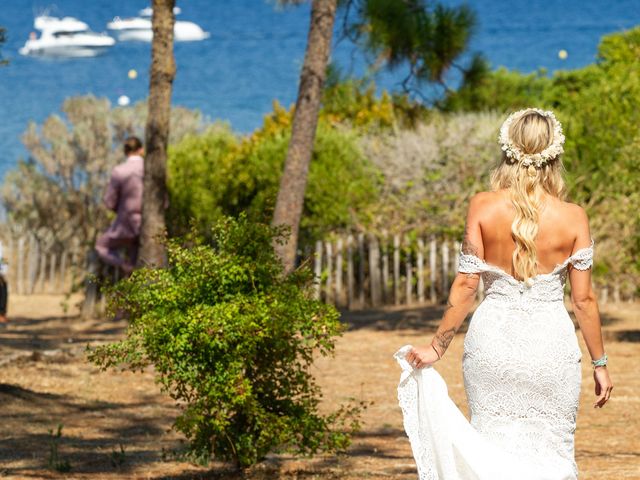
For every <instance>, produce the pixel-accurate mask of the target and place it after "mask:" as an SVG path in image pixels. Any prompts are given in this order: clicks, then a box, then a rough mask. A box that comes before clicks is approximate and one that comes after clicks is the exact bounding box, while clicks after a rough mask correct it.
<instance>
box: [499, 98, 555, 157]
mask: <svg viewBox="0 0 640 480" xmlns="http://www.w3.org/2000/svg"><path fill="white" fill-rule="evenodd" d="M531 112H536V113H539V114H540V115H542V116H544V117H547V118H550V119H551V121H552V123H553V141H552V142H551V145H549V146H548V147H547V148H545V149H544V150H542V151H541V152H539V153H525V152H523V151H522V150H521V149H520V148H518V147H517V146H516V145H514V144H513V142H512V141H511V138H510V137H509V129H510V128H511V124H512V123H513V122H514V121H515V120H517V119H518V118H520V117H521V116H522V115H525V114H527V113H531ZM498 142H500V145H501V146H502V151H503V152H504V153H505V155H506V156H507V158H509V159H511V160H513V161H514V162H518V163H519V164H520V165H522V166H524V167H529V166H531V165H533V166H534V167H537V168H540V167H542V166H543V165H544V164H546V163H547V162H550V161H551V160H554V159H556V158H558V156H559V155H561V154H562V153H564V148H563V147H562V145H564V134H563V133H562V125H561V124H560V122H559V121H558V120H557V119H556V117H555V115H554V114H553V112H551V111H548V110H547V111H545V110H541V109H539V108H527V109H525V110H519V111H517V112H515V113H512V114H511V115H509V117H508V118H507V119H506V120H505V121H504V123H503V124H502V127H500V135H499V136H498Z"/></svg>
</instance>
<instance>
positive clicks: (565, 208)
mask: <svg viewBox="0 0 640 480" xmlns="http://www.w3.org/2000/svg"><path fill="white" fill-rule="evenodd" d="M555 202H556V205H555V206H556V210H557V211H558V212H559V213H560V214H561V215H563V216H566V217H567V218H569V219H571V220H572V221H573V222H576V221H578V222H581V221H584V222H587V223H588V221H589V219H588V217H587V212H586V210H585V209H584V207H582V206H581V205H579V204H577V203H572V202H567V201H565V200H561V199H559V198H558V199H555Z"/></svg>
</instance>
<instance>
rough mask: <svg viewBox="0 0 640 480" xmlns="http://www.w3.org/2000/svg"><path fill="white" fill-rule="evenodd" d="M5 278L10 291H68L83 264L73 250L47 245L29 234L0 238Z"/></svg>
mask: <svg viewBox="0 0 640 480" xmlns="http://www.w3.org/2000/svg"><path fill="white" fill-rule="evenodd" d="M0 257H1V258H2V260H3V263H4V265H6V267H4V269H5V274H4V276H5V279H6V281H7V283H8V285H9V289H10V291H11V292H12V293H16V294H18V295H31V294H40V293H55V294H60V293H69V292H70V291H71V290H72V288H73V286H74V279H75V278H76V277H77V276H78V274H79V272H81V271H82V270H83V269H84V268H85V265H84V263H85V262H84V259H83V258H82V257H81V255H80V254H79V253H78V252H77V251H75V252H74V251H66V250H65V251H59V250H53V249H48V248H46V246H44V245H43V244H42V243H41V242H38V241H37V240H36V238H35V237H33V236H21V237H17V238H15V237H5V238H4V239H3V240H0Z"/></svg>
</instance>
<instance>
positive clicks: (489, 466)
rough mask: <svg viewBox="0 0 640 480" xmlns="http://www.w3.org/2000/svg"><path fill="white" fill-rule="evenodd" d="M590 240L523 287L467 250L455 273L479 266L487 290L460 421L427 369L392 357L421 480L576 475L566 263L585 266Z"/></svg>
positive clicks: (575, 371) (564, 479) (576, 385)
mask: <svg viewBox="0 0 640 480" xmlns="http://www.w3.org/2000/svg"><path fill="white" fill-rule="evenodd" d="M592 263H593V245H592V246H591V247H589V248H584V249H581V250H578V251H577V252H576V253H574V254H573V255H572V256H571V257H569V258H568V259H567V260H566V261H565V262H563V263H562V264H560V265H558V266H557V267H556V268H555V269H554V270H553V271H552V272H551V273H547V274H541V275H538V276H536V277H535V278H534V279H533V283H532V285H530V286H526V285H525V284H524V283H523V282H520V281H518V280H516V279H515V278H513V277H512V276H511V275H509V274H507V273H506V272H504V271H502V270H501V269H499V268H497V267H494V266H492V265H489V264H487V263H485V262H484V261H483V260H481V259H479V258H478V257H475V256H474V255H467V254H464V253H461V255H460V265H459V271H460V272H463V273H479V274H480V275H481V276H482V279H483V282H484V285H485V292H486V297H485V299H484V300H483V302H482V303H481V304H480V306H479V307H478V308H477V309H476V311H475V313H474V315H473V317H472V319H471V323H470V325H469V329H468V331H467V334H466V336H465V342H464V357H463V373H464V383H465V391H466V394H467V400H468V403H469V408H470V413H471V423H469V422H467V420H466V418H465V417H464V416H463V415H462V413H461V412H460V410H459V409H458V408H457V407H456V405H455V404H454V403H453V401H452V400H451V399H450V398H449V396H448V393H447V387H446V384H445V382H444V380H443V379H442V377H441V376H440V375H439V374H438V373H437V372H436V370H435V369H434V368H425V369H420V370H419V369H414V368H413V367H412V366H411V365H409V363H408V362H407V361H406V360H405V355H406V354H407V352H408V351H409V349H410V348H411V347H410V346H405V347H403V348H401V349H400V350H399V351H398V352H397V353H396V354H395V358H396V359H397V360H398V362H399V364H400V366H401V368H402V374H401V377H400V384H399V386H398V399H399V403H400V407H401V409H402V413H403V416H404V426H405V430H406V432H407V435H408V436H409V440H410V442H411V447H412V450H413V454H414V458H415V460H416V464H417V467H418V475H419V479H420V480H516V479H517V480H575V479H577V468H576V464H575V459H574V432H575V425H576V413H577V409H578V400H579V394H580V379H581V370H580V357H581V353H580V349H579V347H578V342H577V338H576V335H575V330H574V326H573V322H572V321H571V319H570V317H569V314H568V313H567V311H566V309H565V307H564V302H563V297H564V284H565V281H566V276H567V269H568V268H569V265H571V266H572V267H573V268H576V269H580V270H586V269H588V268H590V267H591V265H592Z"/></svg>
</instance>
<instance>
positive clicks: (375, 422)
mask: <svg viewBox="0 0 640 480" xmlns="http://www.w3.org/2000/svg"><path fill="white" fill-rule="evenodd" d="M61 301H62V297H59V296H44V295H43V296H30V297H22V298H20V297H16V296H14V297H13V298H12V299H11V304H10V314H11V318H12V320H13V321H12V324H11V326H10V327H9V328H8V329H6V330H4V331H0V477H4V478H25V479H40V478H82V479H183V480H186V479H205V478H211V479H214V478H215V479H231V478H236V477H235V476H234V474H233V473H231V472H230V471H228V470H226V469H225V467H224V466H223V465H216V464H214V465H211V466H210V467H209V468H202V467H197V466H195V465H192V464H189V463H185V462H181V461H178V460H176V459H175V457H173V456H172V455H171V452H173V451H175V450H176V449H178V448H179V447H180V437H179V436H178V435H177V434H175V433H173V432H172V431H171V429H170V427H171V423H172V420H173V418H174V417H175V415H176V409H175V408H174V407H173V405H172V403H171V401H170V400H168V399H167V398H166V397H165V396H164V395H162V394H161V393H160V392H159V389H158V386H157V385H156V384H155V383H154V381H153V377H152V374H151V373H150V372H147V373H144V374H133V373H129V372H106V373H104V372H99V371H98V370H97V369H96V368H94V367H93V366H91V365H89V364H88V363H87V362H86V360H85V354H84V350H85V346H86V344H88V343H89V344H96V343H99V342H106V341H110V340H114V339H117V338H119V337H120V336H121V335H122V332H123V328H124V326H125V325H124V323H123V322H112V321H99V320H94V321H82V320H80V319H79V317H78V316H77V315H76V313H75V312H74V311H70V312H67V313H65V312H64V310H63V309H62V307H61ZM71 303H73V302H71ZM603 310H604V315H603V319H604V325H605V329H604V334H605V339H606V346H607V351H608V353H609V356H610V358H611V364H610V371H611V375H612V378H613V381H614V385H615V389H614V392H613V397H612V400H611V402H610V404H609V405H607V406H606V407H605V408H604V409H602V410H595V409H593V408H592V407H591V403H592V399H593V398H594V394H593V384H592V380H591V378H590V375H591V372H590V367H589V362H586V361H585V362H583V368H584V377H583V378H584V381H583V390H582V398H581V405H580V411H579V417H578V431H577V434H576V456H577V461H578V466H579V468H580V473H581V477H580V478H581V479H584V480H595V479H598V480H599V479H603V478H605V479H640V416H639V413H640V376H639V375H638V358H640V318H639V316H638V305H637V304H635V305H627V304H625V305H618V306H614V305H610V306H607V307H606V308H604V309H603ZM440 314H441V310H440V308H438V307H423V308H414V309H390V310H386V311H368V312H358V313H347V314H345V315H344V319H345V320H346V321H348V322H349V325H350V329H349V331H348V332H347V333H346V334H345V335H344V337H343V338H341V339H340V341H339V343H338V348H337V353H336V356H335V357H334V358H331V359H321V360H320V361H319V362H318V363H317V365H316V366H315V367H314V368H315V373H316V374H317V377H318V379H319V380H320V383H321V384H322V386H323V388H324V392H325V399H326V402H327V406H329V407H330V406H332V405H335V404H338V403H341V402H344V401H346V400H347V399H349V398H355V399H356V400H364V401H367V402H373V404H372V405H371V406H370V407H369V408H368V409H367V410H366V412H365V414H364V417H363V420H364V428H363V430H362V432H361V433H359V434H358V435H357V436H356V437H355V438H354V441H353V445H352V446H351V448H350V449H349V451H348V452H347V453H346V454H345V455H340V456H338V457H330V456H326V457H318V458H314V459H296V458H292V457H286V456H272V457H270V458H268V459H267V460H266V461H265V462H264V463H263V464H261V465H259V466H258V467H256V468H254V469H252V470H251V471H250V472H249V473H248V474H247V476H246V478H248V479H251V480H254V479H255V480H258V479H259V480H262V479H276V478H283V479H298V478H300V479H302V478H304V479H318V480H325V479H345V480H359V479H392V480H409V479H411V480H415V479H416V473H415V466H414V463H413V458H412V456H411V450H410V447H409V443H408V440H407V439H406V436H405V434H404V431H403V428H402V418H401V414H400V411H399V408H398V407H397V402H396V386H397V381H398V378H399V373H400V372H399V369H398V367H397V365H396V364H395V363H394V361H393V360H392V354H393V352H394V351H395V350H396V349H397V348H399V347H401V346H402V345H405V344H407V343H418V342H420V341H421V340H422V341H424V340H428V339H429V338H430V334H431V333H432V332H433V330H434V328H435V326H436V323H437V321H438V319H439V316H440ZM583 349H584V345H583ZM461 356H462V337H461V335H459V338H457V339H456V340H455V341H454V342H453V344H452V346H451V347H450V349H449V352H448V354H447V358H446V360H445V361H443V362H441V363H440V364H438V367H437V368H438V370H439V371H440V372H441V373H442V375H443V376H444V378H445V380H446V381H447V384H448V385H449V390H450V394H451V396H452V398H453V399H454V400H455V402H456V403H457V404H458V405H459V406H460V408H461V409H462V410H463V411H466V400H465V396H464V389H463V385H462V373H461ZM587 358H588V357H587ZM58 425H62V426H63V427H62V431H61V436H60V437H56V431H57V428H58ZM56 466H57V469H58V470H65V469H66V468H69V469H70V470H69V471H68V472H59V471H57V470H56V468H55V467H56ZM514 480H516V479H514Z"/></svg>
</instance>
